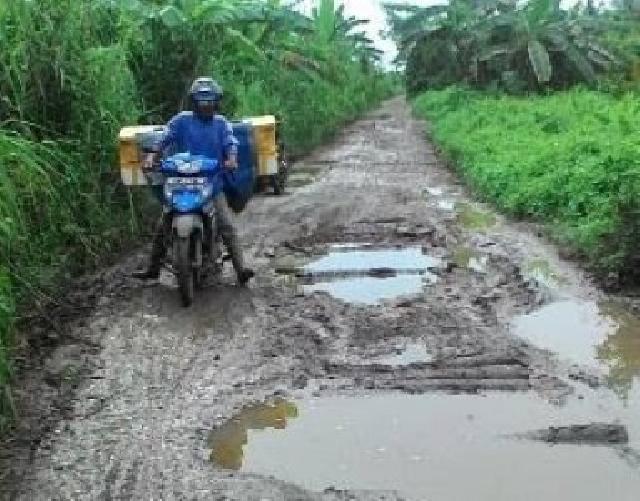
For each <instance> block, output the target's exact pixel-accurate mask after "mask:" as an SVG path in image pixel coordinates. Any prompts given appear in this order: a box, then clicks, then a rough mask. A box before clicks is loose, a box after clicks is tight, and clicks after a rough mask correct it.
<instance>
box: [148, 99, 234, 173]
mask: <svg viewBox="0 0 640 501" xmlns="http://www.w3.org/2000/svg"><path fill="white" fill-rule="evenodd" d="M157 147H158V149H159V150H160V151H164V150H165V149H167V148H172V150H173V151H172V153H191V154H192V155H203V156H206V157H209V158H215V159H217V160H218V162H220V165H223V164H224V161H225V160H226V159H227V158H228V157H229V155H231V154H237V151H238V140H237V139H236V138H235V137H234V136H233V129H232V127H231V124H230V123H229V122H228V121H227V120H226V119H225V118H224V117H223V116H222V115H216V116H215V117H214V118H213V119H212V120H201V119H199V118H197V117H196V116H194V114H193V113H192V112H191V111H183V112H182V113H179V114H177V115H176V116H174V117H173V118H172V119H171V120H170V121H169V123H168V124H167V132H166V134H165V136H164V137H163V138H162V140H161V141H160V142H159V144H158V145H157Z"/></svg>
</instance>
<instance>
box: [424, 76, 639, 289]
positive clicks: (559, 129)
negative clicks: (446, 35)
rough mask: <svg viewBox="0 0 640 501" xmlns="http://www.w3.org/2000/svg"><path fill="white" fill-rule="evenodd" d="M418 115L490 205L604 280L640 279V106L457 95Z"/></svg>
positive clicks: (574, 94)
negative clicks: (541, 227) (544, 233)
mask: <svg viewBox="0 0 640 501" xmlns="http://www.w3.org/2000/svg"><path fill="white" fill-rule="evenodd" d="M415 109H416V110H417V112H418V113H420V114H421V115H423V116H425V117H428V118H429V119H430V120H431V121H432V122H433V124H434V129H433V133H434V138H435V140H436V141H437V142H438V143H439V145H440V146H441V147H442V148H443V149H444V151H445V152H447V153H448V154H449V155H450V156H451V157H452V159H453V160H454V161H455V163H456V165H457V167H458V168H459V169H460V171H461V173H462V174H463V175H464V176H465V177H466V178H467V179H468V180H469V182H470V183H471V184H472V185H473V186H474V187H475V188H476V189H477V190H478V192H479V193H481V194H482V196H484V197H485V198H486V199H487V200H490V201H492V202H494V203H495V204H496V205H497V206H498V208H500V209H502V210H504V211H505V212H507V213H509V214H512V215H514V216H516V217H527V218H533V219H536V220H539V221H542V222H544V223H547V225H548V226H549V228H550V230H551V232H552V234H553V235H554V236H555V237H556V238H558V239H560V240H561V241H562V242H564V243H567V244H569V245H571V246H572V247H573V248H574V249H575V250H577V251H579V252H580V253H582V254H583V255H584V256H585V258H586V259H588V261H589V263H591V264H592V265H593V266H594V267H595V269H597V270H598V271H600V272H612V271H613V272H621V273H623V274H624V276H625V277H627V278H629V279H631V278H632V277H635V279H637V278H638V271H637V270H638V264H640V263H639V262H638V250H637V249H638V248H639V245H640V232H639V231H638V230H639V229H640V227H639V223H638V219H639V216H640V137H639V136H638V134H637V132H636V130H635V128H634V125H633V124H636V123H638V120H640V103H639V102H638V100H637V98H636V97H635V96H632V95H627V96H624V97H622V98H620V99H616V98H614V97H612V96H609V95H606V94H602V93H598V92H592V91H586V90H580V89H576V90H573V91H568V92H562V93H557V94H553V95H549V96H545V97H539V96H536V97H532V96H530V97H527V98H515V97H506V96H490V95H487V94H483V93H478V92H470V91H467V90H464V89H461V88H457V87H453V88H450V89H447V90H443V91H435V92H427V93H425V94H423V95H421V96H420V97H419V98H418V99H417V100H416V101H415Z"/></svg>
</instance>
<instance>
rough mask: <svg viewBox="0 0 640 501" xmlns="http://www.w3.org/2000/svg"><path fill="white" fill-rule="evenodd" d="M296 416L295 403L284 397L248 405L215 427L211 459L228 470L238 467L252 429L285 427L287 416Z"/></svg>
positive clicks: (290, 417) (278, 428)
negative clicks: (270, 402)
mask: <svg viewBox="0 0 640 501" xmlns="http://www.w3.org/2000/svg"><path fill="white" fill-rule="evenodd" d="M297 416H298V409H297V408H296V406H295V405H294V404H292V403H289V402H287V401H285V400H277V401H276V402H274V403H272V404H260V405H255V406H252V407H247V408H246V409H244V410H243V411H242V413H241V414H239V415H237V416H235V417H234V418H232V419H231V420H229V421H227V422H226V423H225V424H224V425H222V426H221V427H220V428H218V429H217V430H216V432H215V434H214V435H213V436H212V439H211V446H212V450H211V461H213V463H215V464H216V465H218V466H220V467H222V468H225V469H227V470H239V469H240V468H241V467H242V463H243V447H244V446H245V445H247V442H248V440H249V434H250V432H255V431H256V430H264V429H267V428H273V429H277V430H283V429H284V428H285V427H286V425H287V420H288V419H292V418H295V417H297Z"/></svg>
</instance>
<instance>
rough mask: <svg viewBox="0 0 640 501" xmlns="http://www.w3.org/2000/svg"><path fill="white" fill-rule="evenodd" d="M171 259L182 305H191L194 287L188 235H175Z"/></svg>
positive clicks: (190, 245) (191, 250) (190, 246)
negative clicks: (183, 236) (184, 236)
mask: <svg viewBox="0 0 640 501" xmlns="http://www.w3.org/2000/svg"><path fill="white" fill-rule="evenodd" d="M173 259H174V265H175V268H176V276H177V279H178V290H179V291H180V299H181V300H182V305H183V306H184V307H188V306H191V304H192V303H193V297H194V294H195V288H196V284H195V282H196V277H195V273H194V269H193V249H192V239H191V238H190V237H186V238H181V237H176V238H175V240H174V243H173Z"/></svg>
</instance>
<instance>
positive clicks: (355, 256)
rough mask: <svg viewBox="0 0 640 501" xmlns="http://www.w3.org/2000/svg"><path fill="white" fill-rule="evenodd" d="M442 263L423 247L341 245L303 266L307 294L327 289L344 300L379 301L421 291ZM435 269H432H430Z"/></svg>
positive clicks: (431, 281)
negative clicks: (379, 247) (386, 247)
mask: <svg viewBox="0 0 640 501" xmlns="http://www.w3.org/2000/svg"><path fill="white" fill-rule="evenodd" d="M440 266H442V261H441V260H440V259H439V258H435V257H432V256H427V255H425V254H424V253H423V252H422V248H420V247H408V248H402V249H375V248H372V247H370V246H360V245H350V244H341V245H338V246H332V247H331V248H330V250H329V252H328V253H327V254H326V255H324V256H322V257H320V258H319V259H317V260H315V261H312V262H311V263H308V264H307V265H306V266H304V267H303V269H302V273H300V275H301V278H303V279H304V281H305V282H306V283H304V285H303V289H304V291H305V292H306V293H313V292H317V291H323V292H327V293H329V294H330V295H332V296H333V297H336V298H338V299H341V300H343V301H347V302H352V303H363V304H376V303H379V302H381V301H383V300H386V299H391V298H394V297H398V296H405V295H412V294H417V293H420V292H421V291H422V290H423V289H424V288H425V287H426V286H427V285H429V284H433V283H435V281H436V280H437V275H436V274H434V273H432V271H433V270H434V269H436V268H439V267H440ZM430 270H432V271H430Z"/></svg>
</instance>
